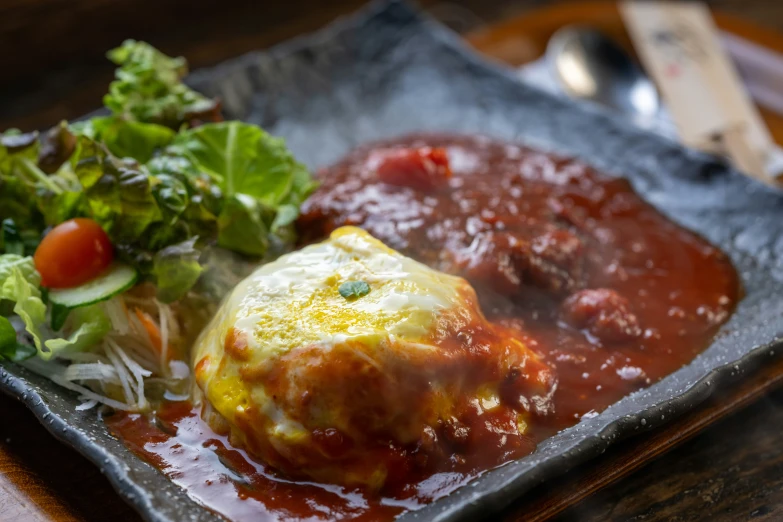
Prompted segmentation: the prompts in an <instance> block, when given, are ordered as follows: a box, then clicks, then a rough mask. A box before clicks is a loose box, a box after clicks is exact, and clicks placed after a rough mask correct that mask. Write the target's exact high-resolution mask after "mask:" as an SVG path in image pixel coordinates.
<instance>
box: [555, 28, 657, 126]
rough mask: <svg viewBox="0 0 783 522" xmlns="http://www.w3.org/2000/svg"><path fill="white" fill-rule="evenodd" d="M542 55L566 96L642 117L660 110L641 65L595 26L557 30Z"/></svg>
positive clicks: (650, 82)
mask: <svg viewBox="0 0 783 522" xmlns="http://www.w3.org/2000/svg"><path fill="white" fill-rule="evenodd" d="M546 57H547V61H548V62H549V65H550V67H551V68H552V71H553V73H554V76H555V77H556V78H557V80H558V82H559V83H560V85H561V87H562V88H563V90H564V91H565V92H566V93H567V94H568V95H569V96H572V97H574V98H582V99H586V100H591V101H594V102H597V103H600V104H602V105H604V106H607V107H611V108H613V109H616V110H619V111H622V112H624V113H627V114H633V115H640V116H645V117H650V116H655V115H656V114H657V113H658V111H659V110H660V105H661V104H660V98H659V96H658V91H657V90H656V89H655V85H654V84H653V83H652V81H651V80H650V79H649V78H648V77H647V75H646V74H645V72H644V71H643V70H642V68H641V67H640V66H639V65H638V64H637V63H636V61H635V60H634V59H633V58H631V56H629V55H628V53H626V52H625V50H624V49H623V48H622V47H620V46H619V45H618V44H617V43H615V42H614V41H613V40H612V39H611V38H609V37H607V36H606V35H604V34H603V33H601V32H600V31H598V30H597V29H594V28H591V27H586V26H567V27H563V28H562V29H559V30H558V31H557V32H556V33H555V34H554V35H553V36H552V38H551V39H550V40H549V44H548V45H547V51H546Z"/></svg>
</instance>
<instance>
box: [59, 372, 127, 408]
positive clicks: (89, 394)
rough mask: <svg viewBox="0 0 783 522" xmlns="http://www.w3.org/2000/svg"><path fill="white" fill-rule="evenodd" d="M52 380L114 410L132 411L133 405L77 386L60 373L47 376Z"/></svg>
mask: <svg viewBox="0 0 783 522" xmlns="http://www.w3.org/2000/svg"><path fill="white" fill-rule="evenodd" d="M49 378H50V379H51V380H52V381H54V382H55V383H57V384H59V385H60V386H62V387H63V388H67V389H69V390H72V391H75V392H78V393H80V394H82V395H84V397H86V398H87V399H92V400H94V401H96V402H100V403H101V404H105V405H106V406H109V407H111V408H114V409H115V410H122V411H133V410H134V409H135V408H134V407H133V406H129V405H128V404H125V403H122V402H120V401H115V400H114V399H111V398H109V397H106V396H104V395H99V394H97V393H95V392H93V391H91V390H89V389H87V388H85V387H84V386H79V385H78V384H76V383H73V382H71V381H69V380H67V379H63V378H62V377H61V376H60V375H57V374H55V375H52V376H51V377H49Z"/></svg>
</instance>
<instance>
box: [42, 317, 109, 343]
mask: <svg viewBox="0 0 783 522" xmlns="http://www.w3.org/2000/svg"><path fill="white" fill-rule="evenodd" d="M68 320H69V321H70V325H71V329H72V330H73V333H71V335H69V336H68V337H67V338H57V339H49V340H47V341H45V342H44V346H46V348H47V349H48V350H49V352H50V353H51V354H56V353H59V352H61V351H63V350H68V351H81V350H86V349H88V348H90V347H92V346H94V345H96V344H98V343H99V342H100V341H101V339H103V337H104V336H105V335H106V334H107V333H109V331H110V330H111V321H109V318H108V316H107V315H106V313H105V312H104V311H103V308H102V307H101V306H100V305H92V306H84V307H80V308H75V309H73V310H71V312H70V314H69V316H68Z"/></svg>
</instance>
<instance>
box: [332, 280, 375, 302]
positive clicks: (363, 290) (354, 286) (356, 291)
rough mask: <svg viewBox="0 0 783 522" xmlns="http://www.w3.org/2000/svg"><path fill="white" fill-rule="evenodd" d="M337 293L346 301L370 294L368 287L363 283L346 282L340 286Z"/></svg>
mask: <svg viewBox="0 0 783 522" xmlns="http://www.w3.org/2000/svg"><path fill="white" fill-rule="evenodd" d="M338 291H339V292H340V295H341V296H343V297H344V298H346V299H348V300H350V299H357V298H359V297H362V296H364V295H367V294H369V293H370V285H368V284H367V283H366V282H364V281H346V282H345V283H343V284H341V285H340V288H338Z"/></svg>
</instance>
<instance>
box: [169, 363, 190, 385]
mask: <svg viewBox="0 0 783 522" xmlns="http://www.w3.org/2000/svg"><path fill="white" fill-rule="evenodd" d="M169 371H170V372H171V377H172V378H173V379H179V380H185V379H187V378H188V377H190V368H189V367H188V365H187V364H185V363H184V362H182V361H171V362H169Z"/></svg>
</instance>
